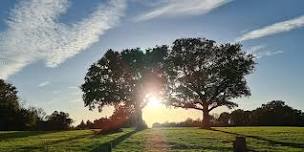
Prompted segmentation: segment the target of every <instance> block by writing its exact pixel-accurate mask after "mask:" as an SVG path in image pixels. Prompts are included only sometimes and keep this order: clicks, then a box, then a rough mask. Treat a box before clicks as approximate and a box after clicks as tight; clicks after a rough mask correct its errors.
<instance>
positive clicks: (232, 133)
mask: <svg viewBox="0 0 304 152" xmlns="http://www.w3.org/2000/svg"><path fill="white" fill-rule="evenodd" d="M210 130H212V131H218V132H222V133H226V134H230V135H236V136H243V137H247V138H253V139H257V140H263V141H266V142H268V143H270V144H272V145H281V146H288V147H293V148H304V144H301V143H291V142H282V141H275V140H272V139H268V138H264V137H259V136H253V135H244V134H239V133H234V132H228V131H223V130H218V129H214V128H210Z"/></svg>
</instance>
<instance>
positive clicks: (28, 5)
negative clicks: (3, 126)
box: [0, 0, 304, 126]
mask: <svg viewBox="0 0 304 152" xmlns="http://www.w3.org/2000/svg"><path fill="white" fill-rule="evenodd" d="M185 37H205V38H208V39H212V40H215V41H217V42H219V43H237V42H239V43H241V44H242V45H243V50H244V51H247V52H248V53H252V54H254V55H256V60H257V62H258V64H257V66H256V70H255V72H254V73H253V74H251V75H249V76H248V77H247V80H248V84H249V87H250V88H251V92H252V95H251V96H250V97H245V98H238V99H235V101H236V102H237V103H238V104H239V108H242V109H248V110H251V109H254V108H256V107H258V106H260V105H261V104H263V103H266V102H269V101H271V100H275V99H278V100H284V101H285V102H286V103H287V104H288V105H290V106H292V107H294V108H297V109H300V110H304V102H303V98H304V95H303V86H304V80H303V79H302V78H303V75H304V69H303V66H304V60H303V57H304V44H303V40H304V1H303V0H288V1H287V0H255V1H252V0H153V1H152V0H90V1H83V0H1V1H0V78H1V79H5V80H6V81H8V82H10V83H12V84H14V85H15V86H16V87H17V88H18V91H19V96H20V98H21V100H22V101H23V102H24V104H25V105H26V106H30V105H31V106H37V107H41V108H43V109H44V110H45V111H46V112H47V113H51V112H53V111H54V110H60V111H64V112H68V113H69V114H70V116H71V117H72V118H73V119H74V120H75V124H77V123H79V122H80V121H81V120H88V119H90V120H94V119H96V118H99V117H101V116H109V115H110V114H111V112H112V110H113V109H112V108H111V107H108V108H104V109H103V111H102V112H101V113H99V112H98V111H96V110H95V111H89V110H88V108H87V107H84V104H83V101H82V98H81V96H82V92H81V90H80V89H79V86H80V85H81V84H82V83H83V79H84V76H85V74H86V72H87V69H88V68H89V66H90V65H91V64H92V63H94V62H95V61H97V60H98V59H100V58H101V57H102V56H103V54H104V52H105V51H106V50H107V49H110V48H112V49H115V50H118V51H120V50H122V49H125V48H134V47H141V48H149V47H154V46H155V45H162V44H168V45H171V44H172V42H173V41H174V40H175V39H178V38H185ZM225 110H227V109H225V108H219V109H218V110H215V111H214V112H215V113H216V112H222V111H225ZM143 115H144V119H145V120H146V121H147V123H148V124H149V125H150V126H151V124H152V123H153V122H155V121H160V122H165V121H182V120H185V119H186V118H188V117H190V118H194V119H196V118H201V115H202V114H201V113H200V112H199V111H195V110H183V109H174V108H169V109H168V108H166V107H164V106H162V105H156V106H155V105H154V106H153V105H150V106H148V107H146V108H145V109H144V113H143Z"/></svg>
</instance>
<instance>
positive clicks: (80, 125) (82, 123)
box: [76, 120, 87, 129]
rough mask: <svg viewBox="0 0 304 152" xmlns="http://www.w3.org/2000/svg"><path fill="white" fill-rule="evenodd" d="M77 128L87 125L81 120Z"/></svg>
mask: <svg viewBox="0 0 304 152" xmlns="http://www.w3.org/2000/svg"><path fill="white" fill-rule="evenodd" d="M76 128H77V129H87V125H86V124H85V123H84V121H83V120H81V122H80V124H79V125H78V126H77V127H76Z"/></svg>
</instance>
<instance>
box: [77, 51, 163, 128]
mask: <svg viewBox="0 0 304 152" xmlns="http://www.w3.org/2000/svg"><path fill="white" fill-rule="evenodd" d="M167 50H168V49H167V47H166V46H161V47H156V48H153V49H148V50H146V51H145V52H143V51H142V50H140V49H139V48H137V49H126V50H123V51H122V52H117V51H113V50H108V51H107V52H106V53H105V55H104V56H103V57H102V58H101V59H100V60H98V61H97V62H96V63H94V64H92V65H91V67H90V68H89V70H88V73H87V74H86V76H85V82H84V84H82V86H81V89H82V91H83V99H84V103H85V106H89V108H90V109H93V108H95V107H96V106H97V108H98V109H99V110H101V109H102V108H103V107H104V106H105V105H112V106H113V105H118V104H121V103H123V104H125V105H127V106H131V107H133V108H134V109H135V115H136V124H137V129H142V128H144V127H145V125H144V121H143V119H142V108H144V107H145V105H146V104H147V101H146V96H147V95H148V94H156V95H158V94H160V93H161V90H162V86H163V84H164V83H163V81H164V79H163V76H164V75H163V67H164V66H163V63H164V59H165V57H166V56H167V52H166V51H167Z"/></svg>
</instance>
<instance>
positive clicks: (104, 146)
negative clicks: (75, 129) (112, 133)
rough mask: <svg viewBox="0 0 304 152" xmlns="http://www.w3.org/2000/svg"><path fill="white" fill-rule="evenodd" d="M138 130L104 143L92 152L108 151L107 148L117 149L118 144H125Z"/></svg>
mask: <svg viewBox="0 0 304 152" xmlns="http://www.w3.org/2000/svg"><path fill="white" fill-rule="evenodd" d="M136 132H138V131H136V130H134V131H131V132H129V133H126V134H124V135H121V136H119V137H117V138H115V139H113V140H111V141H109V142H106V143H103V144H101V145H99V146H97V147H96V148H94V149H92V150H91V151H90V152H100V151H106V149H107V148H109V147H111V148H115V147H116V146H117V145H118V144H120V143H121V142H123V141H124V140H126V139H127V138H129V137H130V136H132V135H133V134H135V133H136Z"/></svg>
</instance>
